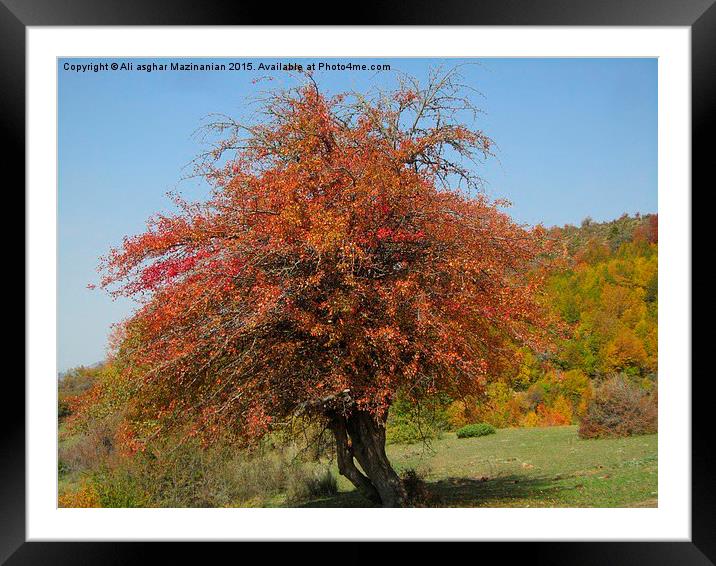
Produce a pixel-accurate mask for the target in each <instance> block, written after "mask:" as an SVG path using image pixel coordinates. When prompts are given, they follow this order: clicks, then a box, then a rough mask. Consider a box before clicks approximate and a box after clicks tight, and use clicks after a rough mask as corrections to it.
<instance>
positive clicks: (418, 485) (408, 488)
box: [400, 468, 433, 507]
mask: <svg viewBox="0 0 716 566" xmlns="http://www.w3.org/2000/svg"><path fill="white" fill-rule="evenodd" d="M400 480H401V481H402V482H403V488H404V489H405V495H406V496H407V498H408V502H407V503H408V506H409V507H429V506H430V504H431V503H432V502H433V498H432V496H431V494H430V491H428V487H427V485H426V484H425V480H423V478H422V477H421V476H420V474H418V472H416V471H415V470H413V469H412V468H409V469H407V470H405V471H404V472H403V473H402V474H400Z"/></svg>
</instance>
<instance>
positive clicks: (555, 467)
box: [304, 426, 657, 507]
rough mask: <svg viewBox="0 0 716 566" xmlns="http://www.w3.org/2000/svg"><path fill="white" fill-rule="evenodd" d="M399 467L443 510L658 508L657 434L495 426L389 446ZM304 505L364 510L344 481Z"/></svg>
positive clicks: (396, 465) (357, 497) (340, 479)
mask: <svg viewBox="0 0 716 566" xmlns="http://www.w3.org/2000/svg"><path fill="white" fill-rule="evenodd" d="M388 456H389V457H390V459H391V461H392V462H393V465H394V466H395V468H396V469H397V470H404V469H406V468H414V469H415V470H417V471H418V472H419V473H421V474H423V477H424V479H425V480H426V482H427V483H428V488H429V490H430V492H431V494H432V495H433V497H434V498H435V502H434V504H435V505H437V506H446V507H655V506H656V505H657V435H648V436H637V437H630V438H617V439H599V440H581V439H580V438H579V437H578V436H577V427H576V426H563V427H550V428H520V429H517V428H515V429H500V430H498V431H497V433H496V434H493V435H490V436H485V437H480V438H466V439H458V438H457V437H456V436H455V435H454V434H445V435H444V436H443V437H442V438H441V439H440V440H434V441H431V442H430V443H429V444H427V445H426V444H414V445H391V446H388ZM339 490H340V491H339V493H338V495H336V496H334V497H329V498H324V499H318V500H314V501H310V502H307V503H306V504H304V506H306V507H364V506H367V505H366V502H365V500H363V498H361V497H360V496H359V495H358V494H357V493H356V492H355V491H353V489H352V486H351V484H350V483H348V482H347V481H346V480H345V479H344V478H342V477H340V478H339Z"/></svg>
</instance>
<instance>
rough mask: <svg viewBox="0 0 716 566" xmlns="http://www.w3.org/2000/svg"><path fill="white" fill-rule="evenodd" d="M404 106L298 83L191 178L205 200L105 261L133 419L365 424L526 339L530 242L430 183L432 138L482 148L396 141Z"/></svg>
mask: <svg viewBox="0 0 716 566" xmlns="http://www.w3.org/2000/svg"><path fill="white" fill-rule="evenodd" d="M414 94H415V93H412V94H411V93H409V92H402V93H400V95H399V96H397V98H395V100H394V102H395V104H396V105H397V107H398V109H396V107H394V106H386V105H385V104H376V105H364V106H360V107H357V108H358V109H356V107H353V110H354V112H353V113H352V114H349V113H347V111H346V107H345V106H342V101H343V98H342V97H338V98H334V99H327V98H326V97H324V96H322V95H321V94H320V93H319V92H318V90H317V89H316V88H315V87H314V86H313V85H309V86H306V87H303V88H301V89H299V90H298V91H296V92H293V93H282V94H280V95H277V96H276V97H275V98H273V99H272V100H271V101H270V102H269V103H268V106H267V115H270V116H271V117H272V119H271V121H269V122H267V123H265V124H260V125H257V126H254V127H253V128H252V129H251V135H250V137H249V139H248V140H246V142H245V143H244V144H243V145H242V147H243V149H239V150H238V151H237V153H236V155H235V156H234V158H232V159H231V160H229V162H228V163H227V164H226V165H221V166H216V167H212V168H209V169H208V170H207V171H206V177H207V179H209V180H210V181H211V182H212V183H213V185H214V191H213V196H212V198H211V199H210V200H209V201H208V202H206V203H203V204H188V203H184V202H181V201H178V204H179V206H180V207H181V209H182V212H181V213H179V214H177V215H174V216H157V217H155V218H153V219H152V220H151V221H150V223H149V225H148V230H147V231H146V232H145V233H144V234H141V235H138V236H135V237H131V238H126V239H125V241H124V243H123V245H122V247H121V248H119V249H115V250H112V251H111V253H110V254H109V256H108V257H107V258H106V259H105V261H104V263H103V269H104V273H105V277H104V279H103V282H102V284H103V286H104V287H110V288H112V289H113V290H114V291H113V292H114V293H118V294H125V295H131V296H135V297H138V298H141V299H143V301H144V304H143V306H142V308H141V309H140V310H139V311H138V312H137V313H136V314H135V315H134V316H133V317H132V319H131V320H129V321H128V323H127V324H126V326H125V328H124V330H123V332H124V334H123V336H124V342H123V345H122V347H121V348H120V349H119V352H118V356H119V357H120V358H121V359H122V360H123V363H124V364H125V367H126V368H127V370H126V373H125V379H127V380H129V381H132V382H133V383H135V384H136V385H137V387H138V391H139V392H140V394H138V395H134V396H132V398H131V400H130V413H129V414H130V416H132V417H133V418H134V420H135V421H143V422H145V423H154V424H156V425H157V426H159V424H170V423H171V424H176V423H178V422H186V421H189V422H190V423H192V426H193V428H192V430H191V434H197V435H202V436H207V437H212V436H217V435H219V434H220V433H221V432H222V431H223V430H227V429H240V430H241V431H242V432H244V433H245V434H246V435H247V436H252V437H255V436H260V435H261V434H263V433H264V432H265V431H266V430H267V429H268V428H269V426H270V425H271V423H272V421H273V420H275V419H276V418H280V417H282V416H285V415H288V414H291V413H292V412H293V411H295V410H296V409H297V408H299V407H301V406H302V405H305V404H308V403H315V402H316V401H317V400H320V399H322V398H325V397H330V396H332V395H336V394H338V393H340V392H342V391H344V390H346V389H349V390H350V392H351V396H352V398H353V399H354V400H355V402H356V403H357V406H358V407H359V408H361V409H365V410H368V411H371V412H372V413H374V414H375V415H378V416H380V415H384V414H385V412H386V410H387V408H388V406H389V405H390V403H391V401H392V399H393V396H394V394H395V393H396V391H397V390H398V389H399V388H401V387H404V386H406V387H408V388H409V389H410V391H411V395H412V396H413V397H414V398H418V397H420V396H423V395H432V394H434V393H436V392H440V391H442V392H446V393H448V394H451V395H453V396H454V398H463V397H464V396H465V395H470V394H474V393H476V392H479V391H481V390H482V389H483V388H484V386H485V384H486V382H487V381H488V380H489V379H490V376H492V375H497V374H498V373H499V369H500V367H501V366H502V365H503V364H504V362H505V360H504V357H503V356H505V355H509V354H504V353H503V352H508V350H507V349H506V348H504V347H503V346H504V344H506V343H507V341H518V342H521V343H525V342H528V343H534V342H536V341H537V340H538V339H539V336H537V335H536V334H535V333H536V332H538V331H539V328H540V325H541V323H540V321H541V318H540V311H539V309H538V307H537V305H536V303H535V300H534V296H535V292H536V290H537V288H538V287H539V285H540V283H541V280H540V278H539V276H537V275H534V273H535V271H536V270H535V269H534V267H535V265H536V263H535V262H536V258H537V257H538V255H539V254H540V253H541V251H542V250H543V242H542V237H543V231H542V230H541V228H537V229H534V230H527V229H525V228H523V227H521V226H518V225H517V224H515V223H514V222H512V220H511V219H510V218H509V216H507V215H506V214H505V213H503V212H502V211H500V210H499V208H498V204H501V203H492V202H490V201H489V200H488V199H487V198H486V197H485V196H484V195H482V194H477V195H475V194H467V193H465V192H461V191H459V190H455V189H451V188H449V187H443V186H442V184H441V183H440V181H444V180H445V179H449V178H450V175H452V174H459V170H458V169H456V168H455V167H454V166H453V165H452V164H450V163H449V162H447V161H446V160H444V159H443V157H442V148H443V147H444V146H445V145H446V144H450V146H451V147H453V148H457V150H458V152H464V151H466V150H465V148H467V147H470V148H474V149H476V150H477V151H479V152H482V153H484V154H487V153H488V152H489V149H490V141H489V138H487V137H486V136H485V135H484V134H482V133H481V132H479V131H471V130H469V129H467V128H465V127H461V126H450V127H441V126H438V125H434V126H433V127H425V128H412V129H411V128H403V127H401V126H400V120H399V118H398V117H396V116H398V113H399V111H400V108H404V107H405V106H406V105H410V104H413V95H414ZM401 105H402V106H401ZM529 274H532V275H529ZM125 434H126V436H127V437H131V438H132V442H133V443H137V442H138V438H137V437H136V436H131V435H129V434H128V433H126V432H125Z"/></svg>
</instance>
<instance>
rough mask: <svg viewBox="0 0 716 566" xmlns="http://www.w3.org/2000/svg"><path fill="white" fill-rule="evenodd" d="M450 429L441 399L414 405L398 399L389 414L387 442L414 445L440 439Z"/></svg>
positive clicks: (400, 398)
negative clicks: (443, 432) (444, 431)
mask: <svg viewBox="0 0 716 566" xmlns="http://www.w3.org/2000/svg"><path fill="white" fill-rule="evenodd" d="M447 427H448V424H447V416H446V413H445V409H444V406H443V403H442V400H440V399H433V400H428V401H427V402H424V403H423V404H417V405H414V404H413V403H411V402H410V401H409V400H407V399H405V398H403V397H400V396H399V397H398V398H397V399H396V400H395V402H394V403H393V405H392V406H391V408H390V412H389V413H388V422H387V424H386V442H387V443H388V444H413V443H415V442H421V441H425V440H433V439H436V438H440V435H441V434H442V431H443V430H445V429H446V428H447Z"/></svg>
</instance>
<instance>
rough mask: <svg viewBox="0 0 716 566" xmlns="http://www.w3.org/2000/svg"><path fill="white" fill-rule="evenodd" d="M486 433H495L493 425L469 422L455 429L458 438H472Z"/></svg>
mask: <svg viewBox="0 0 716 566" xmlns="http://www.w3.org/2000/svg"><path fill="white" fill-rule="evenodd" d="M488 434H495V427H494V426H492V425H490V424H487V423H479V424H469V425H467V426H464V427H462V428H461V429H459V430H458V431H457V437H458V438H472V437H474V436H487V435H488Z"/></svg>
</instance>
